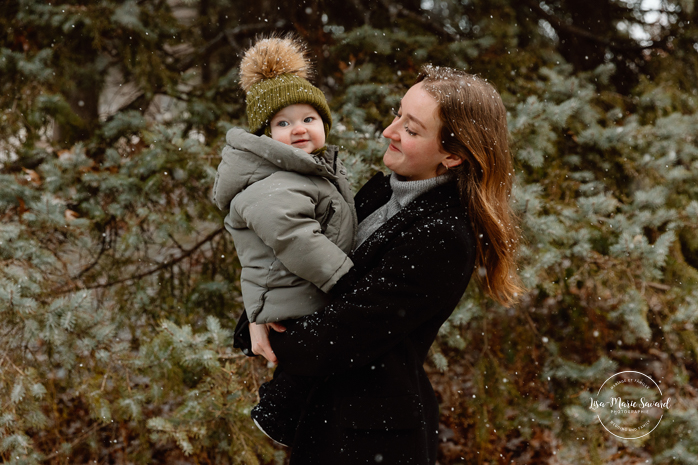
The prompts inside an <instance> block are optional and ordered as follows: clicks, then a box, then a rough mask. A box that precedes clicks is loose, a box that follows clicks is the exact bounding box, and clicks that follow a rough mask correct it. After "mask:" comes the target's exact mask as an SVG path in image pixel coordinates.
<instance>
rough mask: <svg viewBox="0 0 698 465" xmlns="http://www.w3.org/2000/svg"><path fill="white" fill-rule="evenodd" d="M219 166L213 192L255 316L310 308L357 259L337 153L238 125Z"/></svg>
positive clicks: (290, 314) (264, 318)
mask: <svg viewBox="0 0 698 465" xmlns="http://www.w3.org/2000/svg"><path fill="white" fill-rule="evenodd" d="M226 142H227V145H226V146H225V148H224V149H223V153H222V157H223V158H222V160H221V163H220V165H219V166H218V172H217V173H216V181H215V183H214V186H213V197H214V201H215V202H216V205H218V208H220V209H221V210H224V211H229V213H228V215H227V216H226V218H225V227H226V229H227V230H228V231H229V232H230V233H231V234H232V236H233V241H234V243H235V249H236V250H237V253H238V257H239V258H240V264H241V265H242V275H241V278H240V285H241V288H242V297H243V301H244V304H245V310H246V311H247V316H248V318H249V320H250V321H252V322H255V323H267V322H272V321H280V320H286V319H289V318H298V317H300V316H304V315H309V314H311V313H314V312H316V311H317V310H319V309H321V308H322V307H324V306H325V305H326V304H327V302H328V301H329V298H328V296H327V294H326V292H327V291H329V290H330V289H331V288H332V287H333V286H334V285H335V283H336V282H337V280H339V278H341V277H342V276H344V274H346V272H347V271H349V269H350V268H351V267H352V265H353V263H352V261H351V260H350V259H349V257H348V256H347V254H348V253H349V252H350V251H351V249H352V247H353V244H354V237H355V232H356V210H355V209H354V196H353V193H352V191H351V188H350V186H349V182H348V181H347V179H346V169H345V168H344V166H343V165H342V163H341V162H340V161H339V160H338V158H337V148H336V147H334V146H328V148H327V150H326V151H325V153H324V154H323V155H313V154H308V153H305V152H304V151H303V150H300V149H297V148H294V147H292V146H290V145H286V144H283V143H281V142H278V141H275V140H272V139H271V138H269V137H267V136H256V135H254V134H250V133H248V132H247V131H245V130H244V129H240V128H233V129H230V130H229V131H228V133H227V134H226Z"/></svg>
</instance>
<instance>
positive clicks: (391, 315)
mask: <svg viewBox="0 0 698 465" xmlns="http://www.w3.org/2000/svg"><path fill="white" fill-rule="evenodd" d="M434 228H435V229H438V228H439V224H437V222H434V223H433V224H422V225H421V226H419V227H417V228H413V229H412V230H411V231H410V232H406V233H403V235H402V236H401V237H398V238H395V239H394V240H393V244H392V247H391V248H390V249H389V250H388V251H387V252H385V253H384V255H383V256H382V257H381V258H380V260H378V261H377V262H376V264H375V266H373V267H372V269H370V270H369V271H368V272H367V273H366V274H365V275H363V276H362V277H361V278H360V279H358V280H357V281H356V282H355V283H354V284H353V285H352V287H351V290H349V291H348V292H346V293H344V294H342V295H341V296H339V297H337V298H336V299H335V300H333V302H332V303H330V304H329V305H328V306H327V307H325V309H324V310H322V311H320V312H316V313H314V314H312V315H308V316H306V317H303V318H300V319H297V320H292V321H288V322H287V330H286V332H283V333H277V332H274V331H272V332H271V333H270V342H271V345H272V348H273V350H274V353H275V354H276V356H277V357H278V359H279V363H280V365H281V366H283V368H284V370H285V371H287V372H288V373H290V374H294V375H306V376H327V375H329V374H333V373H338V372H341V371H345V370H348V369H351V368H356V367H360V366H363V365H366V364H368V363H370V362H371V361H373V360H375V359H377V358H378V357H380V356H381V355H383V354H385V353H386V352H388V351H390V350H391V349H392V348H393V347H395V346H396V345H397V344H399V343H400V342H401V341H404V340H405V339H406V338H407V337H408V336H409V334H410V333H411V332H412V331H414V330H415V329H417V328H418V327H420V326H421V325H422V324H424V323H425V322H426V321H427V320H429V319H431V318H432V317H434V316H435V315H436V314H437V313H440V312H443V311H444V310H445V307H447V306H450V307H451V308H449V309H447V310H448V311H451V310H452V309H453V307H455V305H456V303H457V302H458V300H459V299H460V297H461V296H462V295H463V292H464V291H465V287H466V286H467V283H468V281H469V279H470V274H471V272H472V267H473V265H472V264H473V262H474V250H475V249H474V248H473V247H471V246H470V245H472V242H471V241H470V240H469V239H468V238H467V237H465V238H464V237H463V236H462V235H460V236H459V234H458V233H455V232H449V231H447V232H446V235H444V234H441V232H437V233H436V234H434V235H435V236H436V237H440V238H441V240H435V239H431V240H430V237H431V236H432V233H434ZM464 239H465V240H464Z"/></svg>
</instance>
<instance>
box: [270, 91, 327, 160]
mask: <svg viewBox="0 0 698 465" xmlns="http://www.w3.org/2000/svg"><path fill="white" fill-rule="evenodd" d="M270 124H271V138H272V139H274V140H278V141H279V142H283V143H284V144H287V145H291V146H293V147H296V148H299V149H302V150H303V151H305V152H306V153H311V152H312V151H313V150H315V149H319V148H321V147H323V146H324V145H325V126H324V124H323V122H322V118H320V115H319V114H318V112H317V111H316V110H315V108H313V107H312V106H310V105H308V104H307V103H297V104H295V105H289V106H287V107H285V108H282V109H281V110H280V111H279V112H278V113H277V114H275V115H274V117H273V118H272V119H271V123H270Z"/></svg>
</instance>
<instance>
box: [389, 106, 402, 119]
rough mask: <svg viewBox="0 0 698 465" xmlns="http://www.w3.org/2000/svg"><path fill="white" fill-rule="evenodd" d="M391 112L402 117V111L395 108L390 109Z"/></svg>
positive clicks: (397, 116)
mask: <svg viewBox="0 0 698 465" xmlns="http://www.w3.org/2000/svg"><path fill="white" fill-rule="evenodd" d="M390 113H392V114H393V116H394V117H396V118H399V117H400V112H399V111H397V110H396V109H395V108H391V109H390Z"/></svg>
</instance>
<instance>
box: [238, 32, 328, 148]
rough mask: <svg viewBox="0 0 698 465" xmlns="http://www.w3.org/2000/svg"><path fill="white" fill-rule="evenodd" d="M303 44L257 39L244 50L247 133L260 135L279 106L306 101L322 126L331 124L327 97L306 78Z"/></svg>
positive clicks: (307, 69)
mask: <svg viewBox="0 0 698 465" xmlns="http://www.w3.org/2000/svg"><path fill="white" fill-rule="evenodd" d="M305 49H306V48H305V46H304V45H303V43H302V42H300V41H298V40H297V39H293V38H291V37H286V38H280V37H269V38H265V39H261V40H258V41H257V43H255V44H254V45H253V46H252V47H251V48H249V49H248V50H247V52H245V56H244V57H243V58H242V62H241V64H240V85H241V86H242V88H243V90H244V91H245V92H246V93H247V99H246V102H247V121H248V124H249V126H250V132H251V133H254V134H262V133H263V132H264V129H265V128H266V127H267V125H268V124H269V121H271V119H272V118H273V117H274V115H275V114H276V113H277V112H279V110H281V109H282V108H285V107H287V106H289V105H295V104H297V103H307V104H308V105H311V106H312V107H313V108H315V109H316V110H317V112H318V113H319V114H320V117H321V118H322V121H323V123H324V125H325V135H327V134H328V133H329V131H330V128H331V127H332V115H331V114H330V107H329V106H328V105H327V99H326V98H325V95H324V94H323V93H322V91H321V90H320V89H318V88H317V87H315V86H314V85H312V84H311V83H310V82H308V80H307V79H306V78H307V77H309V75H310V74H311V73H312V69H311V67H310V63H309V62H308V60H307V59H306V56H305Z"/></svg>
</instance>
